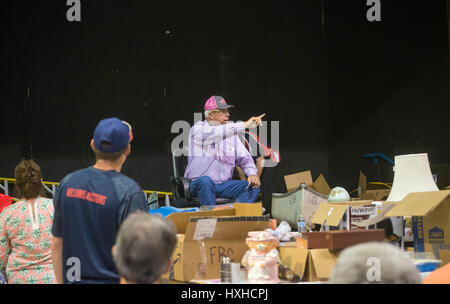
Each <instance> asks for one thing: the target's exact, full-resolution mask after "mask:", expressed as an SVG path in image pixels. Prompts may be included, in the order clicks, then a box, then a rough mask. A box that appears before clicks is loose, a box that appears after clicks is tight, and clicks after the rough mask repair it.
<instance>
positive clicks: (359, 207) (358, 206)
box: [312, 200, 379, 230]
mask: <svg viewBox="0 0 450 304" xmlns="http://www.w3.org/2000/svg"><path fill="white" fill-rule="evenodd" d="M378 211H379V206H378V205H377V204H375V203H373V202H372V201H369V200H361V201H348V202H327V203H322V204H320V206H319V208H318V209H317V211H316V212H315V214H314V216H313V219H312V222H313V223H314V224H318V225H324V224H325V225H326V226H333V227H339V229H348V230H350V229H365V227H360V226H359V225H357V224H358V223H359V222H362V221H364V220H367V219H369V218H370V217H373V216H376V214H377V213H378Z"/></svg>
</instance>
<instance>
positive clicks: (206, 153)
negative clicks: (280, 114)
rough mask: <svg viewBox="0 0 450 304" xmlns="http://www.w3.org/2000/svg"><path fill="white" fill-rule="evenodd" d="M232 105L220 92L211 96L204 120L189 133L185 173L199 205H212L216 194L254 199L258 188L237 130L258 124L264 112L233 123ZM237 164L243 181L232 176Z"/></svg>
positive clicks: (239, 198) (257, 182)
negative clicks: (231, 118)
mask: <svg viewBox="0 0 450 304" xmlns="http://www.w3.org/2000/svg"><path fill="white" fill-rule="evenodd" d="M231 107H233V106H232V105H228V104H227V103H226V101H225V99H223V98H222V97H221V96H211V97H210V98H209V99H208V100H207V101H206V103H205V106H204V110H205V117H206V120H204V121H199V122H197V123H196V124H194V126H193V127H192V128H191V130H190V133H189V156H188V165H187V168H186V172H185V174H184V177H185V178H187V179H190V180H192V182H191V184H190V186H189V190H190V192H191V194H192V195H193V196H198V198H199V200H200V204H201V205H215V204H216V197H220V198H230V199H236V198H237V199H236V202H240V203H253V202H254V201H255V200H256V198H257V197H258V194H259V191H260V185H261V182H260V180H259V177H258V175H257V171H256V166H255V163H254V161H253V158H252V156H251V155H250V153H249V152H248V150H247V149H246V148H245V146H244V144H243V143H242V142H241V140H240V139H239V137H238V133H239V132H243V131H244V130H245V129H246V128H256V127H258V126H260V125H261V124H262V123H261V120H262V117H264V115H265V114H263V115H261V116H257V117H252V118H250V119H249V120H248V121H246V122H237V123H234V122H230V121H229V119H230V112H229V109H230V108H231ZM236 164H237V165H238V166H239V167H240V168H242V169H243V170H244V172H245V174H246V175H247V176H248V178H247V180H246V181H245V180H232V176H233V171H234V167H235V165H236Z"/></svg>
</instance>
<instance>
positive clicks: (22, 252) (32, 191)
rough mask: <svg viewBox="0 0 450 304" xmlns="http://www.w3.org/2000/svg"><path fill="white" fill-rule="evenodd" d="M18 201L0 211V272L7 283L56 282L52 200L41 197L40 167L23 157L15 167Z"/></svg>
mask: <svg viewBox="0 0 450 304" xmlns="http://www.w3.org/2000/svg"><path fill="white" fill-rule="evenodd" d="M15 178H16V184H15V187H14V188H15V191H16V196H17V197H19V198H20V200H19V201H18V202H16V203H14V204H12V205H11V206H9V207H7V208H5V209H4V210H3V211H2V213H1V214H0V271H4V272H5V273H6V278H7V280H8V283H9V284H52V283H56V279H55V273H54V270H53V264H52V259H51V240H52V233H51V229H52V223H53V213H54V206H53V200H51V199H48V198H45V197H43V196H42V194H43V193H44V192H43V188H42V174H41V169H40V168H39V166H38V165H37V164H36V163H35V162H34V161H33V160H23V161H22V162H20V164H19V165H17V167H16V169H15Z"/></svg>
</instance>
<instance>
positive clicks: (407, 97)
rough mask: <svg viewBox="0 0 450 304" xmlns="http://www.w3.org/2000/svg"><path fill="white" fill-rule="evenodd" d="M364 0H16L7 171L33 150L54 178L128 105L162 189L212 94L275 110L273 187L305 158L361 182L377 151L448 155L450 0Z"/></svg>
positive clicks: (138, 147)
mask: <svg viewBox="0 0 450 304" xmlns="http://www.w3.org/2000/svg"><path fill="white" fill-rule="evenodd" d="M365 2H366V1H357V0H352V1H328V0H327V1H325V0H323V1H317V0H307V1H296V2H295V4H293V3H292V2H280V1H268V0H267V1H226V2H217V1H200V0H197V1H184V2H182V3H179V1H167V0H166V1H162V0H160V1H159V0H158V1H106V0H103V1H99V0H95V1H83V0H81V4H82V9H81V22H68V21H67V19H66V11H67V9H68V7H67V6H66V5H65V1H62V2H61V3H58V2H56V1H50V0H43V1H29V3H27V2H23V1H20V2H11V3H5V4H4V5H3V8H2V11H1V24H2V29H3V30H2V48H1V55H2V60H1V67H0V68H1V69H2V81H1V86H0V89H1V91H0V100H1V103H2V109H3V111H2V113H3V115H2V120H1V122H0V126H1V127H2V130H6V132H3V136H2V142H1V144H0V155H1V157H0V176H8V177H10V176H12V175H13V169H14V166H15V165H16V164H17V163H18V162H19V161H20V159H21V158H22V157H33V158H34V159H36V160H37V161H38V163H39V164H40V165H41V167H42V169H43V172H44V176H45V179H46V180H50V181H58V180H60V179H61V178H62V177H63V176H64V175H66V174H67V173H69V172H71V171H73V170H76V169H79V168H82V167H85V166H88V165H90V164H92V163H93V153H92V152H91V151H90V148H89V140H90V139H91V137H92V132H93V129H94V128H95V125H96V124H97V122H98V121H99V120H100V119H101V118H105V117H109V116H118V117H120V118H121V119H124V120H127V121H129V122H130V123H131V124H132V125H133V130H134V137H135V140H134V141H133V145H132V154H131V156H130V158H129V159H128V160H127V162H126V163H125V166H124V168H123V172H124V173H125V174H127V175H129V176H131V177H132V178H134V179H136V180H137V181H138V182H139V183H140V184H141V185H142V187H143V188H144V189H150V190H155V189H156V190H162V191H164V190H166V191H167V190H169V185H168V176H169V174H170V172H171V170H170V162H169V157H168V151H167V146H168V144H169V143H170V138H172V137H173V136H174V135H173V134H170V127H171V125H172V123H174V122H175V121H177V120H186V121H189V122H190V123H192V122H193V113H194V112H201V111H202V108H203V104H204V102H205V100H206V99H207V98H208V97H209V96H211V95H213V94H220V95H222V96H224V97H225V99H226V100H227V101H228V102H229V103H231V104H234V105H236V108H235V109H234V110H233V112H232V119H234V120H245V119H247V118H249V117H250V116H253V115H256V114H260V113H266V117H265V118H266V119H267V120H269V121H280V149H281V156H282V160H283V162H282V163H281V164H280V165H279V167H278V170H277V173H276V177H275V179H274V180H275V189H274V190H275V191H277V192H280V191H284V190H285V186H284V180H283V175H285V174H289V173H295V172H298V171H303V170H308V169H309V170H311V171H312V173H313V177H317V176H318V175H319V174H320V173H324V175H325V176H326V178H327V180H328V181H329V183H330V185H331V186H335V185H341V186H345V187H348V188H352V187H353V186H355V185H356V183H357V177H358V170H359V169H363V170H364V171H365V172H366V173H367V175H368V176H369V178H370V177H371V176H372V177H373V176H374V175H375V173H376V172H375V171H374V166H373V165H372V164H371V163H370V162H369V161H367V160H364V159H363V158H362V153H367V152H382V153H385V154H386V155H387V156H389V157H393V156H394V155H397V154H400V153H415V152H428V153H429V155H430V160H431V161H432V162H434V163H444V162H449V159H448V158H449V144H448V132H446V130H447V131H448V122H447V121H448V119H447V116H448V114H447V113H448V110H447V111H446V109H444V107H445V106H447V102H448V100H449V91H448V83H447V82H448V40H447V24H446V23H445V22H446V15H445V14H446V8H445V1H443V0H442V1H430V2H426V4H423V3H422V5H415V4H414V3H411V1H389V3H388V1H383V3H382V5H383V7H382V22H379V23H369V22H367V20H366V19H365V15H366V11H367V9H368V7H367V6H366V5H365ZM412 2H415V1H412ZM382 169H383V170H384V171H386V168H382ZM383 170H382V173H383V174H385V175H389V172H388V173H386V172H384V171H383ZM388 171H389V168H388Z"/></svg>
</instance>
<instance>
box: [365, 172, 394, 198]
mask: <svg viewBox="0 0 450 304" xmlns="http://www.w3.org/2000/svg"><path fill="white" fill-rule="evenodd" d="M389 193H391V188H389V187H388V186H387V185H386V184H381V183H367V178H366V176H365V175H364V173H363V172H362V171H359V186H358V194H359V200H372V201H385V200H386V199H387V198H388V196H389Z"/></svg>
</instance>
